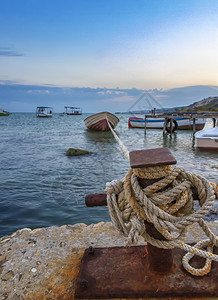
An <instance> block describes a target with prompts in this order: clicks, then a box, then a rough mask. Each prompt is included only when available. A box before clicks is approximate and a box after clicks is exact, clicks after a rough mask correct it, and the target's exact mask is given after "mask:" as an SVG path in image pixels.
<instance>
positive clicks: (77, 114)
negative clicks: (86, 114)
mask: <svg viewBox="0 0 218 300" xmlns="http://www.w3.org/2000/svg"><path fill="white" fill-rule="evenodd" d="M81 114H82V113H66V115H68V116H79V115H81Z"/></svg>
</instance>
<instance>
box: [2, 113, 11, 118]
mask: <svg viewBox="0 0 218 300" xmlns="http://www.w3.org/2000/svg"><path fill="white" fill-rule="evenodd" d="M9 115H10V114H9V113H0V117H4V116H9Z"/></svg>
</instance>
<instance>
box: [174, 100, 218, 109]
mask: <svg viewBox="0 0 218 300" xmlns="http://www.w3.org/2000/svg"><path fill="white" fill-rule="evenodd" d="M179 111H184V112H189V111H196V112H197V111H199V112H202V111H205V112H207V111H210V112H211V111H213V112H216V111H218V97H208V98H206V99H203V100H200V101H197V102H194V103H193V104H191V105H189V106H185V107H182V108H180V109H179Z"/></svg>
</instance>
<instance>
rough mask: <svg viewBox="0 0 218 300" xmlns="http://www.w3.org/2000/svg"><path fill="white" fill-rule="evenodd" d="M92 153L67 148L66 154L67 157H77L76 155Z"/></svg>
mask: <svg viewBox="0 0 218 300" xmlns="http://www.w3.org/2000/svg"><path fill="white" fill-rule="evenodd" d="M91 153H92V152H89V151H86V150H82V149H74V148H69V149H68V150H67V152H66V155H67V156H78V155H85V154H91Z"/></svg>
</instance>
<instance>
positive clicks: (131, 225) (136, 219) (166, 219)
mask: <svg viewBox="0 0 218 300" xmlns="http://www.w3.org/2000/svg"><path fill="white" fill-rule="evenodd" d="M108 124H109V122H108ZM109 127H110V129H111V131H112V133H113V135H114V136H116V140H119V138H118V136H117V135H116V133H115V132H114V130H113V129H112V128H111V126H110V124H109ZM120 144H121V145H123V144H122V142H121V141H120V140H119V145H120ZM123 146H124V145H123ZM121 149H122V148H121ZM122 151H124V152H125V153H126V151H128V150H127V149H126V147H125V146H124V147H123V149H122ZM125 156H126V155H125ZM127 157H129V155H128V156H127ZM138 177H139V178H144V179H156V180H157V182H155V183H153V184H152V185H150V186H147V187H146V188H142V187H141V186H140V185H139V182H138ZM158 179H159V180H158ZM193 188H196V190H197V193H198V196H199V208H198V209H196V210H195V208H194V201H193V191H192V189H193ZM105 191H106V193H107V204H108V207H109V212H110V216H111V220H112V222H113V224H114V225H115V227H116V229H117V230H118V231H119V232H120V233H121V234H122V235H124V236H125V237H126V238H127V244H129V245H130V244H134V243H136V242H137V241H138V239H139V237H140V236H142V237H143V238H144V240H145V241H146V242H148V243H150V244H152V245H153V246H156V247H159V248H164V249H172V248H175V247H177V248H181V249H183V250H185V251H186V252H187V254H186V255H185V256H184V257H183V260H182V263H183V266H184V268H185V269H186V270H187V271H188V272H189V273H191V274H192V275H196V276H203V275H206V274H208V273H209V272H210V269H211V263H212V260H214V261H218V255H215V254H213V247H214V246H218V237H216V235H215V234H214V233H213V232H212V231H211V230H210V228H209V227H208V225H207V224H206V222H205V221H204V220H203V219H202V218H203V216H205V215H207V213H208V212H209V210H210V209H211V208H212V206H213V203H214V200H215V198H216V197H217V198H218V188H217V186H216V185H215V184H213V183H209V182H208V181H207V180H206V179H205V178H204V177H201V176H199V175H195V174H192V173H189V172H187V171H185V169H184V168H182V167H172V166H169V165H168V166H158V167H148V168H137V169H132V168H130V170H129V171H128V173H127V174H126V176H125V178H123V179H122V180H114V181H112V182H110V183H107V184H106V189H105ZM144 220H146V221H148V222H150V223H152V224H153V225H154V226H155V228H156V229H157V230H158V231H159V232H160V233H161V234H162V235H163V236H164V237H165V238H166V241H160V240H157V239H155V238H153V237H151V236H150V235H149V234H148V233H147V232H146V228H145V225H144ZM193 223H198V224H199V226H200V227H201V228H202V230H203V231H204V233H205V234H206V236H207V237H208V239H206V240H204V241H199V242H198V243H197V244H195V245H194V246H190V245H188V244H186V243H185V242H184V241H185V238H186V236H187V233H188V229H189V227H190V226H191V225H192V224H193ZM205 248H207V250H205ZM194 255H199V256H201V257H203V258H205V259H206V261H205V265H204V267H203V268H201V269H196V268H193V267H192V266H191V265H190V264H189V261H190V259H191V258H192V257H193V256H194Z"/></svg>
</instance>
